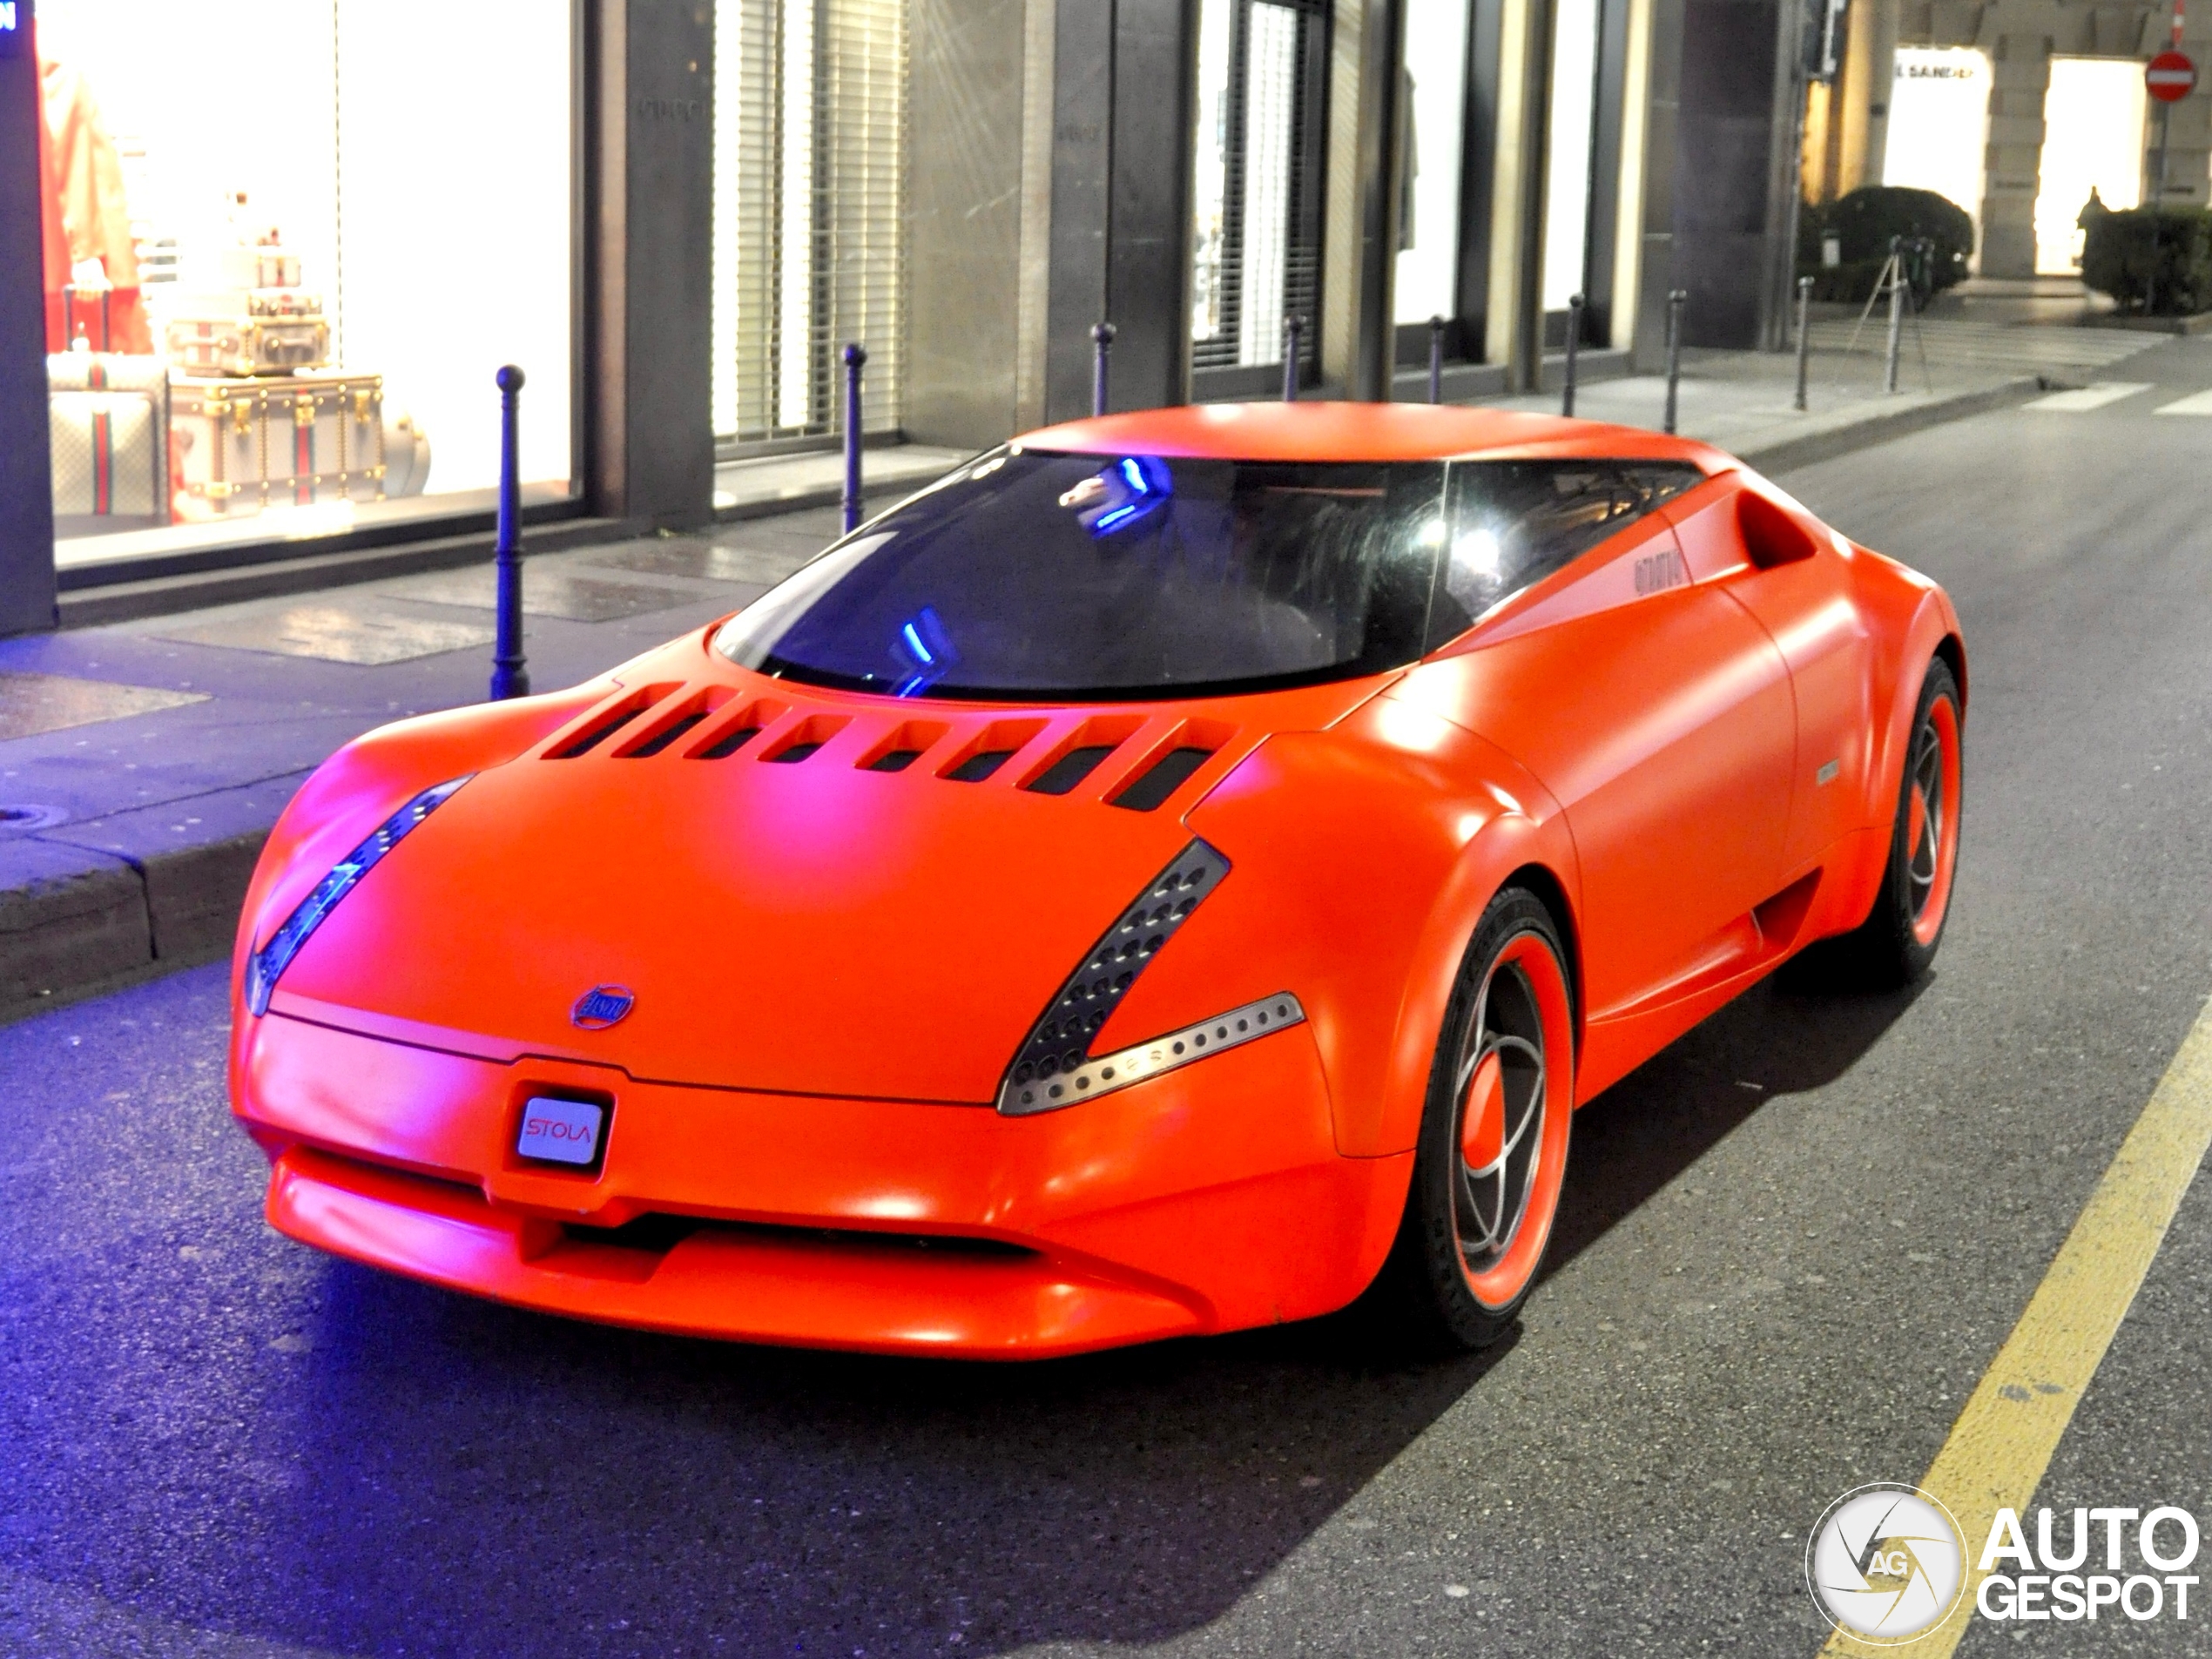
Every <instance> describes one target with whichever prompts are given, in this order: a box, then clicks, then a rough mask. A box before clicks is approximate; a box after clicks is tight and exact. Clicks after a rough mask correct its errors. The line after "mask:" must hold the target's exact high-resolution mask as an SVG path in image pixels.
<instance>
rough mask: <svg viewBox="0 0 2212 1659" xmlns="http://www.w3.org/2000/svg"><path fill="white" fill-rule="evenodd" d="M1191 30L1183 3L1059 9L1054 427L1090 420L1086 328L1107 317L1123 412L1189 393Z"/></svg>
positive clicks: (1049, 368) (1048, 383) (1049, 327)
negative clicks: (1081, 418) (1085, 417)
mask: <svg viewBox="0 0 2212 1659" xmlns="http://www.w3.org/2000/svg"><path fill="white" fill-rule="evenodd" d="M1196 31H1197V6H1195V5H1191V4H1186V3H1184V0H1059V6H1058V13H1057V24H1056V30H1055V42H1054V54H1053V58H1054V62H1053V144H1052V231H1051V236H1050V247H1051V255H1050V258H1051V279H1050V297H1049V300H1048V301H1047V304H1046V310H1045V327H1046V333H1045V340H1044V342H1043V345H1044V366H1045V376H1044V380H1045V418H1046V419H1047V420H1049V421H1065V420H1072V419H1075V418H1076V417H1078V416H1081V415H1088V414H1089V412H1090V374H1091V341H1090V328H1091V325H1092V324H1093V323H1096V322H1098V321H1100V320H1109V321H1111V322H1112V323H1113V324H1114V327H1115V329H1116V334H1115V338H1114V377H1113V393H1114V407H1115V408H1123V409H1141V408H1158V407H1160V406H1163V405H1166V404H1174V403H1181V402H1183V401H1185V400H1186V399H1187V398H1188V397H1189V396H1190V131H1191V128H1190V121H1191V113H1190V98H1191V87H1192V82H1193V80H1194V78H1195V77H1196V74H1197V62H1196V57H1197V32H1196ZM1109 171H1110V175H1111V177H1110V188H1109Z"/></svg>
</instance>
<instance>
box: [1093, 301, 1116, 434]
mask: <svg viewBox="0 0 2212 1659" xmlns="http://www.w3.org/2000/svg"><path fill="white" fill-rule="evenodd" d="M1090 346H1091V354H1090V412H1091V413H1092V414H1093V415H1103V414H1105V413H1106V360H1107V358H1108V357H1109V355H1110V354H1112V352H1113V349H1114V325H1113V324H1112V323H1110V322H1096V323H1093V324H1092V325H1091V326H1090Z"/></svg>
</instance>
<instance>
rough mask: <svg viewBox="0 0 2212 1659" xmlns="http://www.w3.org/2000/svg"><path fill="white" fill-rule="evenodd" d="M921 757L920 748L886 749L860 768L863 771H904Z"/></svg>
mask: <svg viewBox="0 0 2212 1659" xmlns="http://www.w3.org/2000/svg"><path fill="white" fill-rule="evenodd" d="M919 759H921V750H919V749H886V750H885V751H884V752H882V753H881V754H880V755H878V756H877V757H876V758H875V759H873V760H871V761H869V762H868V764H867V765H865V766H863V767H861V768H860V770H861V771H863V772H904V771H905V770H906V769H907V767H908V766H911V765H914V762H915V761H917V760H919Z"/></svg>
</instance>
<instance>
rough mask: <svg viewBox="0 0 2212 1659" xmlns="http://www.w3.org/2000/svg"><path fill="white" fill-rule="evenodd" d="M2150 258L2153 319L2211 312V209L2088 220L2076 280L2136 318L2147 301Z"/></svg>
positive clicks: (2132, 211) (2137, 211)
mask: <svg viewBox="0 0 2212 1659" xmlns="http://www.w3.org/2000/svg"><path fill="white" fill-rule="evenodd" d="M2154 247H2155V249H2156V252H2155V254H2154V253H2153V249H2154ZM2154 259H2155V261H2156V271H2157V277H2158V281H2157V295H2156V299H2157V304H2156V314H2157V315H2159V316H2161V317H2182V316H2190V315H2193V314H2195V313H2197V312H2200V311H2205V310H2212V209H2207V208H2202V207H2128V208H2122V209H2121V210H2120V211H2118V212H2110V213H2100V214H2096V215H2094V216H2093V217H2092V218H2091V219H2090V221H2089V234H2088V239H2087V242H2086V243H2085V245H2084V246H2083V247H2082V250H2081V280H2082V281H2083V283H2085V284H2086V285H2087V286H2088V287H2092V288H2094V289H2095V290H2096V291H2097V292H2098V293H2108V294H2110V295H2111V296H2112V297H2113V298H2114V300H2118V301H2119V302H2120V308H2121V310H2122V311H2132V312H2134V313H2136V314H2138V315H2141V314H2144V312H2145V302H2146V301H2147V300H2149V299H2150V298H2151V286H2152V285H2151V281H2150V278H2151V273H2152V269H2153V260H2154Z"/></svg>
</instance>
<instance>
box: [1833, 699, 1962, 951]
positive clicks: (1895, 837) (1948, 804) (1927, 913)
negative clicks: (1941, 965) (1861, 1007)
mask: <svg viewBox="0 0 2212 1659" xmlns="http://www.w3.org/2000/svg"><path fill="white" fill-rule="evenodd" d="M1946 723H1947V725H1948V732H1947V733H1946V730H1945V727H1946ZM1946 744H1947V745H1948V749H1949V752H1948V754H1947V755H1946V752H1945V750H1946ZM1931 763H1932V765H1933V770H1934V772H1935V774H1936V776H1937V778H1938V779H1939V784H1938V795H1939V799H1937V800H1936V802H1935V805H1934V809H1933V813H1932V814H1930V813H1926V812H1924V813H1922V814H1921V817H1922V819H1924V820H1925V822H1923V823H1916V821H1915V816H1914V811H1913V807H1914V794H1915V791H1916V787H1917V788H1918V789H1919V791H1921V792H1922V793H1923V799H1925V790H1926V780H1927V778H1928V775H1929V770H1930V765H1931ZM1965 775H1966V710H1965V708H1964V707H1963V706H1962V705H1961V704H1960V702H1959V682H1958V680H1957V679H1956V678H1954V677H1953V676H1952V672H1951V664H1948V663H1946V662H1945V661H1944V660H1943V658H1940V657H1939V658H1935V659H1934V660H1933V661H1932V662H1931V663H1930V664H1928V671H1927V674H1926V677H1925V678H1924V679H1922V681H1921V682H1920V696H1919V701H1918V702H1917V703H1916V704H1915V705H1913V711H1912V736H1911V737H1910V738H1908V739H1907V740H1906V744H1905V767H1904V776H1903V778H1902V779H1899V781H1898V800H1897V815H1896V817H1895V819H1893V820H1892V827H1891V831H1890V848H1889V860H1888V862H1887V864H1885V866H1884V867H1883V871H1882V888H1881V891H1880V892H1879V893H1878V894H1876V895H1875V898H1874V908H1873V909H1872V910H1871V912H1869V913H1868V914H1867V917H1866V920H1865V921H1863V922H1861V923H1860V924H1859V925H1858V928H1857V929H1856V930H1855V931H1854V932H1852V933H1851V934H1846V935H1845V936H1844V940H1843V941H1841V942H1842V943H1843V945H1844V950H1845V954H1846V957H1847V960H1848V961H1849V962H1850V964H1851V967H1852V968H1854V969H1855V970H1856V972H1855V974H1854V977H1856V978H1858V980H1859V981H1861V982H1863V983H1865V984H1866V985H1868V986H1871V987H1878V988H1883V989H1895V988H1898V987H1902V986H1905V985H1910V984H1912V981H1915V980H1917V979H1919V977H1920V976H1921V975H1922V974H1925V973H1926V972H1927V971H1928V969H1929V968H1930V967H1931V966H1932V964H1933V963H1934V961H1935V957H1936V950H1937V948H1939V946H1940V945H1941V944H1942V943H1943V930H1944V928H1945V927H1946V926H1948V925H1949V923H1950V920H1951V892H1952V884H1953V882H1954V880H1956V877H1957V874H1958V860H1959V830H1960V827H1961V822H1962V818H1963V813H1964V809H1965V806H1966V792H1965V789H1964V788H1963V784H1964V780H1965Z"/></svg>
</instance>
